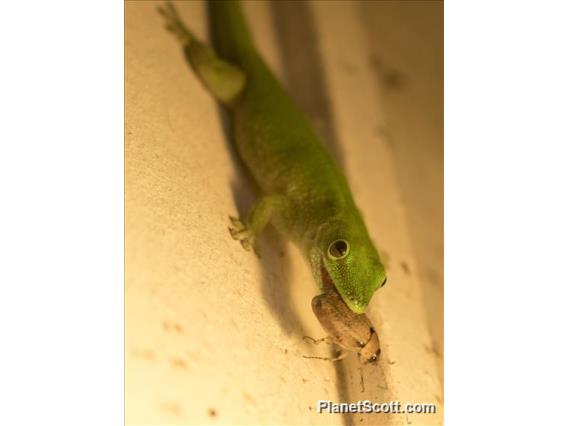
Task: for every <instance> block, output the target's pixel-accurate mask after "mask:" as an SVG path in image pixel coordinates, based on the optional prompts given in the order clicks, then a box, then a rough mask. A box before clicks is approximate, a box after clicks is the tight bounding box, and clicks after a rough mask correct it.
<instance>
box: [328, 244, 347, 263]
mask: <svg viewBox="0 0 568 426" xmlns="http://www.w3.org/2000/svg"><path fill="white" fill-rule="evenodd" d="M327 254H328V256H329V257H330V258H331V259H333V260H339V259H343V258H344V257H345V256H347V255H348V254H349V243H348V242H347V241H345V240H335V241H334V242H333V243H331V244H330V245H329V248H328V249H327Z"/></svg>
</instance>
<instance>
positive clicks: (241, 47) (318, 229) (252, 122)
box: [160, 0, 386, 313]
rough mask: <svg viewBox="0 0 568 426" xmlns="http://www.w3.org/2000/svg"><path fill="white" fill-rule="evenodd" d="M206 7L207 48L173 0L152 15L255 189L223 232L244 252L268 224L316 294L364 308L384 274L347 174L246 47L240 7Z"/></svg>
mask: <svg viewBox="0 0 568 426" xmlns="http://www.w3.org/2000/svg"><path fill="white" fill-rule="evenodd" d="M208 9H209V18H210V27H211V33H212V41H213V47H214V49H211V48H210V47H209V46H207V45H206V44H204V43H202V42H200V41H199V40H197V39H196V38H195V37H194V36H193V34H192V33H191V32H190V31H189V30H188V29H187V27H186V26H185V25H184V24H183V22H182V21H181V19H180V18H179V16H178V14H177V12H176V10H175V8H174V7H173V6H172V5H171V4H167V5H166V6H165V7H164V8H162V9H160V13H161V14H162V15H163V16H164V17H165V18H166V26H167V28H168V29H169V30H170V31H171V32H173V33H174V34H175V35H176V36H177V38H178V40H179V41H180V42H181V44H182V46H183V48H184V52H185V55H186V58H187V60H188V62H189V63H190V64H191V66H192V68H193V70H194V71H195V73H196V74H197V76H198V77H199V78H200V80H201V81H202V83H203V84H204V86H205V87H206V88H207V89H208V90H209V92H210V93H211V94H212V95H213V96H214V97H215V98H216V99H217V100H218V101H219V102H221V103H222V104H223V105H224V107H225V108H226V109H227V111H228V112H229V114H230V117H231V127H232V135H233V139H234V142H235V144H236V148H237V152H238V154H239V156H240V158H241V159H242V161H243V162H244V164H245V165H246V167H247V168H248V170H249V171H250V173H251V174H252V176H253V178H254V180H255V181H256V183H257V184H258V187H259V188H260V190H261V193H260V194H259V195H260V196H259V198H258V200H257V202H256V203H255V205H254V206H253V207H252V208H251V210H250V212H249V213H248V214H247V215H246V217H243V218H234V217H233V218H231V226H230V231H231V235H232V236H233V238H234V239H237V240H239V241H241V243H242V245H243V247H245V249H250V248H253V247H254V239H255V237H256V236H257V235H258V233H259V232H261V231H262V229H263V228H264V227H265V226H266V225H267V224H268V223H269V222H270V223H272V224H273V225H274V226H275V227H276V228H277V230H278V231H279V232H281V233H282V234H283V235H284V236H287V237H288V238H290V239H291V240H292V241H293V242H294V243H295V244H296V245H297V246H298V247H299V248H300V249H301V251H302V253H303V254H304V256H305V257H306V259H307V260H308V262H309V265H310V267H311V269H312V273H313V275H314V278H315V280H316V282H317V283H318V285H319V287H320V288H324V287H325V285H326V284H328V285H333V286H334V287H335V288H336V289H337V291H338V293H339V295H340V296H341V298H342V299H343V301H344V302H345V303H346V305H347V306H348V307H349V309H351V310H352V311H353V312H355V313H363V312H365V309H366V308H367V305H368V304H369V301H370V300H371V297H372V296H373V294H374V292H375V290H377V289H378V288H379V287H381V286H383V285H384V284H385V283H386V273H385V268H384V266H383V264H382V263H381V260H380V258H379V254H378V252H377V250H376V248H375V246H374V244H373V242H372V241H371V239H370V237H369V234H368V232H367V228H366V226H365V224H364V221H363V218H362V216H361V214H360V212H359V210H358V208H357V206H356V205H355V202H354V200H353V197H352V195H351V191H350V190H349V186H348V183H347V180H346V178H345V177H344V175H343V174H342V173H341V171H340V170H339V168H338V167H337V165H336V164H335V163H334V160H333V159H332V157H331V156H330V155H329V153H328V152H327V151H326V150H325V148H324V145H323V144H322V143H321V141H320V140H319V139H318V136H317V135H316V133H315V131H314V130H313V127H312V125H311V123H310V122H309V120H308V119H307V117H306V116H305V115H304V113H303V112H302V111H301V110H300V108H299V107H298V106H297V105H296V104H295V102H294V101H293V100H292V98H291V97H290V96H289V94H288V93H287V92H286V90H285V89H284V88H283V87H282V85H281V84H280V83H279V82H278V80H277V79H276V78H275V76H274V75H273V73H272V72H271V71H270V69H269V68H268V67H267V65H266V64H265V62H264V60H263V59H262V58H261V56H260V55H259V53H258V51H257V50H256V48H255V47H254V43H253V40H252V37H251V35H250V33H249V30H248V28H247V25H246V22H245V19H244V16H243V12H242V10H241V8H240V5H239V4H238V2H237V1H233V0H223V1H210V2H208ZM299 48H301V46H299Z"/></svg>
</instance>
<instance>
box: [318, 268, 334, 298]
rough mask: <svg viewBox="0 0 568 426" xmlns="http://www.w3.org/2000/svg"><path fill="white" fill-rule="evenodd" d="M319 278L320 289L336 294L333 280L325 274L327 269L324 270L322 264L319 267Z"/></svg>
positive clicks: (327, 273)
mask: <svg viewBox="0 0 568 426" xmlns="http://www.w3.org/2000/svg"><path fill="white" fill-rule="evenodd" d="M320 276H321V282H322V287H323V289H324V290H325V291H326V292H328V291H330V290H331V291H335V292H337V289H336V288H335V284H334V283H333V279H332V278H331V276H330V275H329V272H327V269H325V266H324V263H323V262H322V263H321V267H320Z"/></svg>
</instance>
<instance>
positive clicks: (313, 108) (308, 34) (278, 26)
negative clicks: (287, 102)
mask: <svg viewBox="0 0 568 426" xmlns="http://www.w3.org/2000/svg"><path fill="white" fill-rule="evenodd" d="M271 12H272V21H273V24H274V29H275V31H276V41H277V42H278V48H279V49H280V57H281V58H282V67H283V71H284V78H285V82H284V84H285V86H286V88H287V89H288V90H289V91H290V93H291V95H292V97H293V98H294V99H295V100H296V102H297V103H298V104H299V105H300V108H301V109H302V110H303V111H304V112H305V113H306V114H307V115H308V117H309V118H310V119H311V122H312V124H313V125H314V127H315V130H316V132H317V134H318V135H319V136H320V139H321V140H322V142H323V143H324V145H325V146H326V148H327V149H328V151H329V152H330V153H331V155H332V157H333V158H334V159H335V161H336V162H337V164H338V165H339V166H340V168H341V169H342V170H344V168H343V165H344V162H343V152H342V150H341V146H340V144H339V141H338V138H337V135H336V132H335V128H334V125H333V113H332V110H331V107H330V105H331V100H330V99H329V95H328V93H327V88H326V75H325V69H324V65H323V61H322V58H321V53H320V46H319V42H318V37H317V29H316V26H315V22H314V18H313V16H312V11H311V9H310V6H309V4H308V3H307V2H303V1H296V0H291V1H290V0H277V1H272V2H271Z"/></svg>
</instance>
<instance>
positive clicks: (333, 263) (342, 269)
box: [311, 220, 386, 314]
mask: <svg viewBox="0 0 568 426" xmlns="http://www.w3.org/2000/svg"><path fill="white" fill-rule="evenodd" d="M311 260H312V266H313V268H314V273H315V275H316V278H317V279H318V281H319V285H320V286H321V287H322V288H323V289H324V290H325V288H326V287H327V288H329V287H328V286H333V287H335V289H336V290H337V292H338V293H339V295H340V296H341V298H342V299H343V301H344V302H345V304H346V305H347V306H348V307H349V309H351V310H352V311H353V312H355V313H358V314H361V313H364V312H365V310H366V309H367V305H368V304H369V302H370V301H371V298H372V296H373V294H374V293H375V290H377V289H378V288H380V287H382V286H383V285H385V283H386V273H385V268H384V266H383V264H382V263H381V260H380V258H379V254H378V252H377V249H376V248H375V246H374V245H373V243H372V241H371V239H370V238H369V235H368V234H367V230H366V229H365V227H364V225H363V223H362V221H360V220H334V221H333V222H331V223H327V224H325V225H323V226H322V227H321V228H320V230H319V232H318V235H317V237H316V240H315V245H314V250H313V252H312V256H311Z"/></svg>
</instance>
